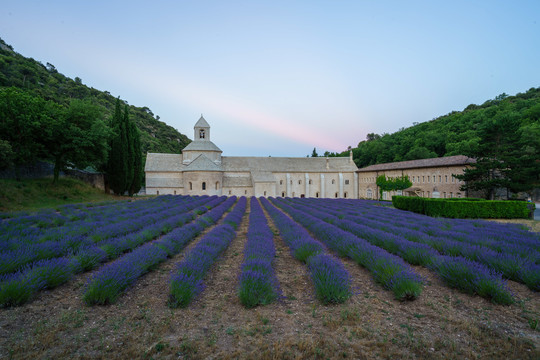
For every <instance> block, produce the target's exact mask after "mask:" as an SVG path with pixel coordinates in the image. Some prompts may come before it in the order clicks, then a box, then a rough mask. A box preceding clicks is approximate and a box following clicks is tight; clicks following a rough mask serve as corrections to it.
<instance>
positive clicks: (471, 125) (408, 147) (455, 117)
mask: <svg viewBox="0 0 540 360" xmlns="http://www.w3.org/2000/svg"><path fill="white" fill-rule="evenodd" d="M503 119H515V120H516V121H517V122H518V123H519V124H520V126H519V129H518V132H520V133H522V134H533V133H537V132H538V129H539V128H540V88H531V89H529V90H528V91H527V92H525V93H518V94H516V95H515V96H508V95H506V94H504V93H503V94H501V95H499V96H497V97H496V98H495V99H493V100H488V101H486V102H484V103H483V104H482V105H474V104H471V105H469V106H467V107H466V108H465V109H464V110H463V111H452V112H451V113H449V114H447V115H443V116H440V117H438V118H436V119H433V120H431V121H427V122H424V123H419V124H415V125H414V126H411V127H408V128H402V129H400V130H399V131H397V132H395V133H393V134H383V135H378V134H373V133H372V134H368V136H367V139H366V140H364V141H361V142H360V143H359V144H358V146H357V147H356V148H353V149H352V151H353V158H354V161H355V162H356V164H357V165H358V167H365V166H368V165H373V164H381V163H387V162H394V161H405V160H416V159H427V158H432V157H443V156H451V155H469V154H474V153H475V150H476V149H477V148H476V147H477V146H478V141H479V140H480V138H479V134H480V130H481V129H482V128H483V127H485V126H487V125H486V124H489V123H490V122H500V121H501V120H503ZM501 135H502V134H501ZM516 145H517V144H516ZM348 154H349V153H348V151H344V152H342V153H338V154H330V156H332V155H333V156H348ZM539 157H540V155H539Z"/></svg>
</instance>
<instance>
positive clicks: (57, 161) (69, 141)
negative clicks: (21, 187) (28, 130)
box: [41, 99, 110, 183]
mask: <svg viewBox="0 0 540 360" xmlns="http://www.w3.org/2000/svg"><path fill="white" fill-rule="evenodd" d="M53 108H54V112H55V113H54V116H51V117H48V118H47V121H46V122H45V121H44V122H42V125H43V129H42V135H41V138H42V142H43V144H44V157H45V158H50V159H51V160H52V161H53V162H54V177H53V182H54V183H56V182H57V181H58V177H59V174H60V172H61V171H63V170H65V169H66V167H68V166H71V167H76V168H86V167H88V166H92V167H94V168H99V167H100V166H101V165H102V164H103V163H105V161H106V159H107V150H108V138H109V136H110V129H109V128H108V127H107V125H106V124H105V122H104V121H103V119H102V113H101V109H100V108H99V107H98V106H96V105H93V104H92V103H90V102H88V101H82V100H78V99H73V100H72V101H71V102H70V104H69V106H68V107H60V106H55V107H53Z"/></svg>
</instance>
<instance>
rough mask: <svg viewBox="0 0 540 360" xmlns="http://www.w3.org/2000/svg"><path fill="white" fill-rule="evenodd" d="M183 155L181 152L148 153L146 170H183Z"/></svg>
mask: <svg viewBox="0 0 540 360" xmlns="http://www.w3.org/2000/svg"><path fill="white" fill-rule="evenodd" d="M182 170H184V166H183V165H182V155H180V154H157V153H148V154H146V164H145V166H144V171H182Z"/></svg>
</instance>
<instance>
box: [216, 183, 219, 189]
mask: <svg viewBox="0 0 540 360" xmlns="http://www.w3.org/2000/svg"><path fill="white" fill-rule="evenodd" d="M218 189H219V181H216V190H218Z"/></svg>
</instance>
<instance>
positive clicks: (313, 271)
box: [260, 198, 351, 304]
mask: <svg viewBox="0 0 540 360" xmlns="http://www.w3.org/2000/svg"><path fill="white" fill-rule="evenodd" d="M260 200H261V203H262V204H263V206H264V208H265V209H266V211H267V212H268V214H270V217H272V219H273V221H274V224H275V225H276V227H277V228H278V230H279V233H280V235H281V237H282V238H283V240H284V241H285V243H286V244H287V245H288V246H289V248H290V249H291V252H292V255H293V256H294V257H295V258H296V259H298V260H300V261H302V262H305V263H306V264H307V265H308V269H309V272H310V277H311V280H312V282H313V285H314V287H315V294H316V296H317V298H318V299H319V300H320V301H321V302H322V303H323V304H330V303H342V302H345V301H346V300H347V299H348V298H349V297H350V296H351V279H350V276H349V273H348V272H347V270H345V268H344V267H343V264H342V263H341V262H340V261H339V260H338V259H336V258H334V257H333V256H330V255H329V254H325V253H324V246H323V245H322V244H321V243H320V242H318V241H317V240H315V239H314V238H312V237H311V236H310V235H309V233H308V232H307V231H306V230H305V229H304V228H302V227H301V226H300V225H298V224H297V223H296V222H294V221H293V220H291V219H290V218H289V217H288V216H287V215H285V214H284V213H282V212H281V211H280V210H279V209H277V208H276V207H274V206H273V205H272V204H271V203H270V202H269V201H268V200H267V199H266V198H260Z"/></svg>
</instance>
